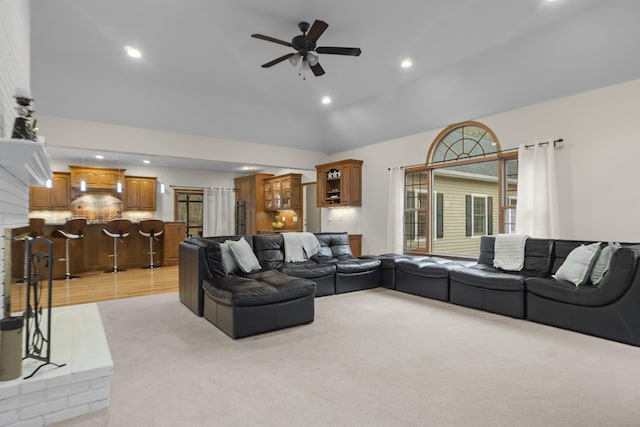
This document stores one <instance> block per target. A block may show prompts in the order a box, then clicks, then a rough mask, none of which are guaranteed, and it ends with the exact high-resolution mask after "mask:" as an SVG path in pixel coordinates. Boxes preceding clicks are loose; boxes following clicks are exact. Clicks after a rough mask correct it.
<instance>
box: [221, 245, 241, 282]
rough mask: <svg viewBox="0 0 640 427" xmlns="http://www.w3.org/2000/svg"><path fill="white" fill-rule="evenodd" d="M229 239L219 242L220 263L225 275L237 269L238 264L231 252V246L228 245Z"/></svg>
mask: <svg viewBox="0 0 640 427" xmlns="http://www.w3.org/2000/svg"><path fill="white" fill-rule="evenodd" d="M228 242H229V240H226V241H225V242H223V243H220V252H222V265H224V271H225V272H226V273H227V275H229V274H232V273H235V272H236V271H238V264H236V261H235V260H234V259H233V254H232V253H231V248H230V247H229V243H228Z"/></svg>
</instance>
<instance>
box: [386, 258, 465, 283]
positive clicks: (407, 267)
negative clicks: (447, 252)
mask: <svg viewBox="0 0 640 427" xmlns="http://www.w3.org/2000/svg"><path fill="white" fill-rule="evenodd" d="M453 267H458V264H457V263H456V262H455V261H451V260H448V259H445V258H438V257H419V258H417V259H399V260H398V261H396V271H399V272H402V273H405V274H410V275H412V276H418V277H428V278H431V279H442V278H447V277H449V270H450V269H451V268H453Z"/></svg>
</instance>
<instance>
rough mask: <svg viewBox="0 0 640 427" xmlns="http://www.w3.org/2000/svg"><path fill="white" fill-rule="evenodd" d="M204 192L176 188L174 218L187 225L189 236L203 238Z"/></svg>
mask: <svg viewBox="0 0 640 427" xmlns="http://www.w3.org/2000/svg"><path fill="white" fill-rule="evenodd" d="M203 200H204V196H203V192H202V190H188V189H179V188H176V189H175V191H174V217H175V220H176V221H184V223H185V224H186V225H187V227H186V231H187V236H202V233H203V223H202V207H203Z"/></svg>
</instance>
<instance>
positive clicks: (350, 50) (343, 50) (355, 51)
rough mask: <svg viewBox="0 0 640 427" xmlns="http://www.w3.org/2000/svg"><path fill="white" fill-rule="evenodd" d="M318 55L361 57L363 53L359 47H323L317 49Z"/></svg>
mask: <svg viewBox="0 0 640 427" xmlns="http://www.w3.org/2000/svg"><path fill="white" fill-rule="evenodd" d="M316 52H318V53H328V54H330V55H348V56H360V54H361V53H362V51H361V50H360V48H359V47H327V46H321V47H317V48H316Z"/></svg>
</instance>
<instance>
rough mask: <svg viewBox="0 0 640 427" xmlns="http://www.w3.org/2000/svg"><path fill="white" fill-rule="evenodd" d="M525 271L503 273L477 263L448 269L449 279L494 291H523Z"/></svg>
mask: <svg viewBox="0 0 640 427" xmlns="http://www.w3.org/2000/svg"><path fill="white" fill-rule="evenodd" d="M527 277H529V276H528V275H527V274H526V273H517V274H516V273H504V272H502V271H501V270H499V269H497V268H494V267H491V266H488V265H485V264H479V265H475V266H471V267H468V268H464V267H457V268H453V269H451V270H450V271H449V278H450V280H451V281H455V282H457V283H461V284H463V285H467V286H472V287H476V288H485V289H493V290H496V291H523V290H524V280H525V278H527Z"/></svg>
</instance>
